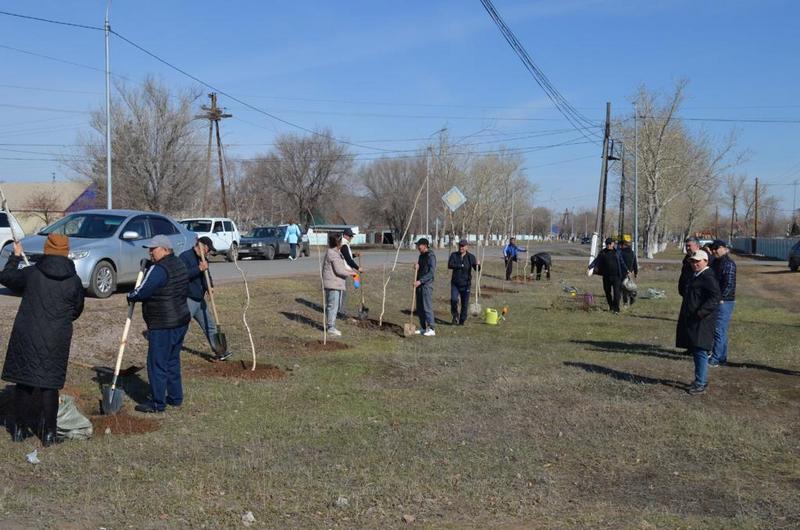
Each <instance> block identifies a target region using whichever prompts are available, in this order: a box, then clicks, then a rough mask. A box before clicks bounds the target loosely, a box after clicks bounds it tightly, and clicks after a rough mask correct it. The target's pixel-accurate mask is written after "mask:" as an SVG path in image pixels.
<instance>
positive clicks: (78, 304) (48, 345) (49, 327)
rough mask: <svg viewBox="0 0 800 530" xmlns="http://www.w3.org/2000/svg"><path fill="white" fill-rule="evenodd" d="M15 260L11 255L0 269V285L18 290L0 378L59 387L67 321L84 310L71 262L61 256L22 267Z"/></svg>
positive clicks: (66, 347) (64, 370) (64, 366)
mask: <svg viewBox="0 0 800 530" xmlns="http://www.w3.org/2000/svg"><path fill="white" fill-rule="evenodd" d="M19 262H20V258H18V257H17V256H11V257H10V258H9V259H8V263H7V264H6V267H5V269H3V271H2V272H0V283H2V284H3V285H5V286H6V287H8V288H9V289H11V290H12V291H15V292H18V293H21V294H22V301H21V302H20V304H19V311H17V318H16V319H14V328H13V329H12V330H11V338H10V339H9V341H8V351H7V352H6V361H5V364H4V365H3V376H2V377H3V379H4V380H5V381H9V382H11V383H19V384H23V385H29V386H35V387H40V388H50V389H56V390H59V389H61V388H63V387H64V380H65V379H66V377H67V361H68V360H69V347H70V343H71V342H72V322H73V321H74V320H75V319H77V318H78V317H79V316H80V314H81V312H83V285H81V280H80V278H78V275H77V274H76V273H75V265H74V264H73V263H72V260H70V259H68V258H65V257H63V256H44V257H42V259H41V260H39V262H38V263H37V264H36V265H35V266H31V267H26V268H24V269H22V270H19V269H17V266H18V264H19Z"/></svg>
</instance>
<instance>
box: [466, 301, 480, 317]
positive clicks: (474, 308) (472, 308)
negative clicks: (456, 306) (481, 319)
mask: <svg viewBox="0 0 800 530" xmlns="http://www.w3.org/2000/svg"><path fill="white" fill-rule="evenodd" d="M469 313H470V314H471V315H472V316H474V317H477V316H479V315H480V314H481V305H480V304H478V303H475V302H473V303H471V304H470V305H469Z"/></svg>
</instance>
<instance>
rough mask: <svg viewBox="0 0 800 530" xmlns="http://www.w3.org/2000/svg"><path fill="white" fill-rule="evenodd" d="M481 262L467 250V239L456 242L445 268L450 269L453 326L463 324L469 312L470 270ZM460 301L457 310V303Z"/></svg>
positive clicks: (474, 268)
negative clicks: (456, 246) (456, 244)
mask: <svg viewBox="0 0 800 530" xmlns="http://www.w3.org/2000/svg"><path fill="white" fill-rule="evenodd" d="M480 266H481V262H480V261H478V258H476V257H475V255H474V254H471V253H470V251H469V241H467V240H466V239H462V240H461V241H459V242H458V251H456V252H453V253H451V254H450V258H449V259H448V260H447V268H448V269H450V270H452V271H453V273H452V276H451V277H450V315H451V316H452V317H453V325H454V326H463V325H464V322H466V321H467V316H468V313H469V290H470V287H471V285H472V271H477V270H479V269H480ZM459 301H460V302H461V310H460V311H459V307H458V303H459Z"/></svg>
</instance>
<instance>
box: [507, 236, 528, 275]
mask: <svg viewBox="0 0 800 530" xmlns="http://www.w3.org/2000/svg"><path fill="white" fill-rule="evenodd" d="M520 252H527V251H526V250H525V249H524V248H520V247H518V246H517V239H516V238H514V237H512V238H511V239H509V240H508V244H507V245H506V246H505V247H503V259H504V260H505V263H506V281H511V273H512V272H513V271H514V262H516V261H517V254H519V253H520Z"/></svg>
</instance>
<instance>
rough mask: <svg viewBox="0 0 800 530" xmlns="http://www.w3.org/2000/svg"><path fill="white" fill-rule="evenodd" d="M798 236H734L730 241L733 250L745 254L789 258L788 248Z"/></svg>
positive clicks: (796, 240)
mask: <svg viewBox="0 0 800 530" xmlns="http://www.w3.org/2000/svg"><path fill="white" fill-rule="evenodd" d="M798 241H800V239H798V238H782V237H781V238H769V237H757V238H752V237H735V238H733V241H732V242H731V246H732V247H733V249H734V250H738V251H739V252H744V253H747V254H758V255H760V256H766V257H768V258H775V259H789V250H790V249H791V248H792V247H793V246H794V245H795V244H796V243H797V242H798Z"/></svg>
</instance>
